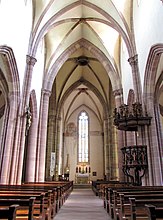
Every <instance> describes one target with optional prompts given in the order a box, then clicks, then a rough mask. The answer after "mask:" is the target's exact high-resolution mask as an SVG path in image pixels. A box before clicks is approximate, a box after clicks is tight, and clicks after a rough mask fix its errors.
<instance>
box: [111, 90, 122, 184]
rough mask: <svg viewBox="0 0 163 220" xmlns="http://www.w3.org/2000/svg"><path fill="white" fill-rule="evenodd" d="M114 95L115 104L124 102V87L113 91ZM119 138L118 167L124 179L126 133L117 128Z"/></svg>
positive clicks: (120, 176) (120, 175)
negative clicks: (122, 149) (123, 153)
mask: <svg viewBox="0 0 163 220" xmlns="http://www.w3.org/2000/svg"><path fill="white" fill-rule="evenodd" d="M113 94H114V97H115V105H116V107H119V106H120V105H122V104H123V91H122V89H118V90H115V91H113ZM117 138H118V168H119V180H120V181H124V179H125V176H124V173H123V171H122V165H123V157H122V151H121V148H122V147H124V135H123V131H121V130H117Z"/></svg>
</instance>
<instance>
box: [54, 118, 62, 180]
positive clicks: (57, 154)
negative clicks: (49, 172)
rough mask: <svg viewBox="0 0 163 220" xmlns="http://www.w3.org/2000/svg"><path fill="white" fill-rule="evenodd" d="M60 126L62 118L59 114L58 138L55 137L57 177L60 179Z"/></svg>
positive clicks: (57, 122) (57, 121) (57, 124)
mask: <svg viewBox="0 0 163 220" xmlns="http://www.w3.org/2000/svg"><path fill="white" fill-rule="evenodd" d="M60 128H61V118H60V117H59V116H58V117H57V119H56V138H55V155H56V161H55V162H56V165H55V177H56V180H57V179H58V175H59V172H60V171H59V148H60V132H61V131H60Z"/></svg>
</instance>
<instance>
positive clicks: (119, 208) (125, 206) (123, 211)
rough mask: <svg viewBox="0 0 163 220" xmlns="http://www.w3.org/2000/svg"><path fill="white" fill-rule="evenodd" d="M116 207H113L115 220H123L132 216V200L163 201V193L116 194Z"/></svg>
mask: <svg viewBox="0 0 163 220" xmlns="http://www.w3.org/2000/svg"><path fill="white" fill-rule="evenodd" d="M114 197H115V199H114V205H113V213H114V219H118V218H119V219H123V218H124V216H125V217H128V216H130V215H131V213H130V212H131V210H130V208H131V207H130V198H131V197H134V198H135V199H136V200H143V199H149V201H150V200H152V199H156V200H157V199H163V191H156V192H154V191H153V192H152V194H151V191H141V192H133V193H131V192H130V193H129V194H121V193H120V194H119V195H117V192H114Z"/></svg>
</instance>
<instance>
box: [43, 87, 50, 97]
mask: <svg viewBox="0 0 163 220" xmlns="http://www.w3.org/2000/svg"><path fill="white" fill-rule="evenodd" d="M41 93H42V94H43V95H47V96H50V95H51V91H49V90H47V89H42V90H41Z"/></svg>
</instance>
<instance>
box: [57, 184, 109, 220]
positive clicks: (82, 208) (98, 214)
mask: <svg viewBox="0 0 163 220" xmlns="http://www.w3.org/2000/svg"><path fill="white" fill-rule="evenodd" d="M93 219H94V220H111V218H110V217H109V215H108V214H107V212H106V210H105V209H104V208H103V201H102V199H99V197H97V196H95V194H94V193H93V191H92V189H87V188H86V189H85V188H84V189H74V190H73V191H72V193H71V194H70V196H69V197H68V199H67V200H66V202H65V203H64V205H63V206H62V207H61V209H60V210H59V212H58V213H57V215H56V216H55V217H54V220H93Z"/></svg>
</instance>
